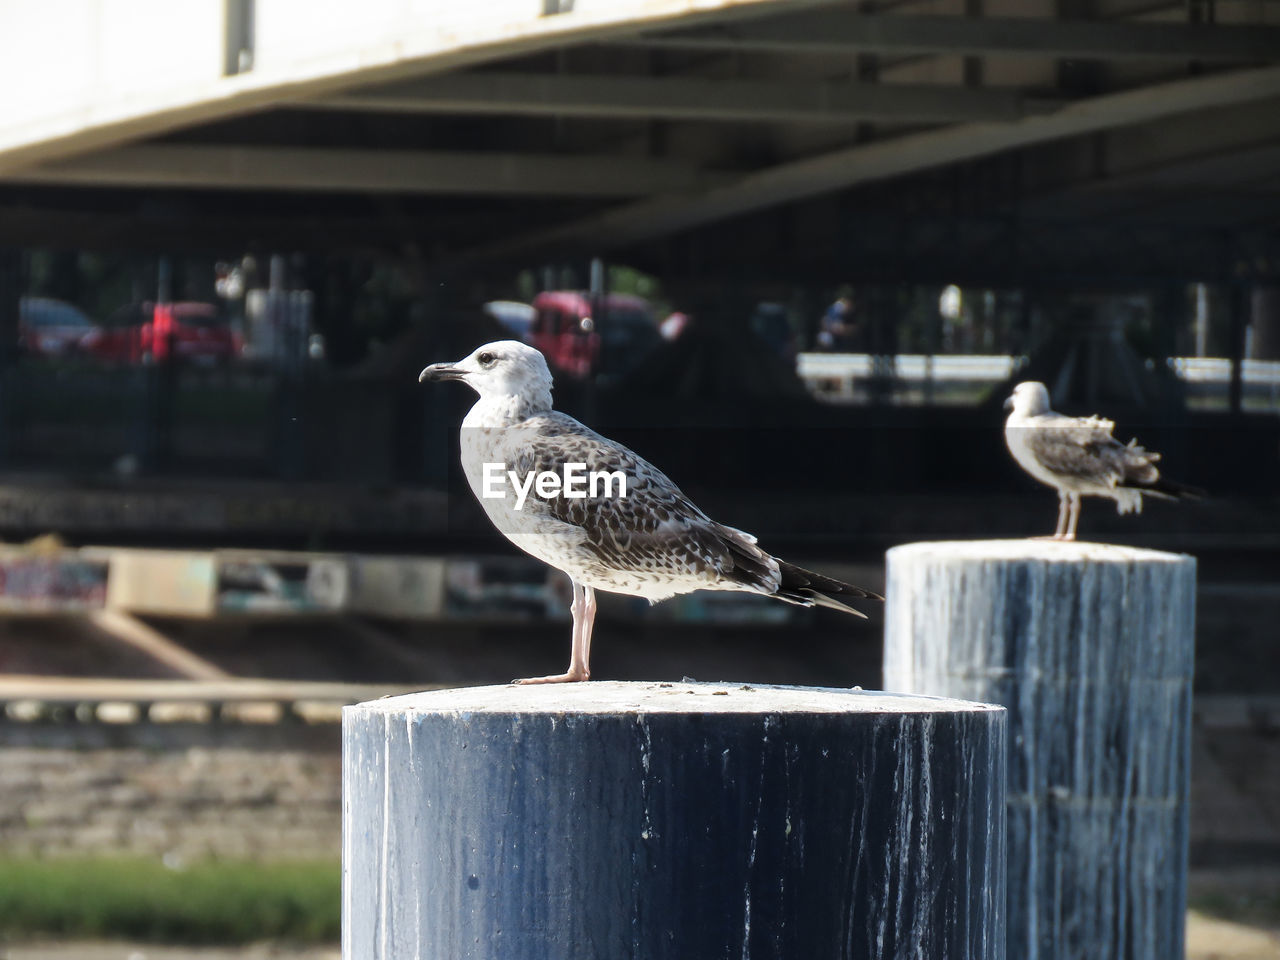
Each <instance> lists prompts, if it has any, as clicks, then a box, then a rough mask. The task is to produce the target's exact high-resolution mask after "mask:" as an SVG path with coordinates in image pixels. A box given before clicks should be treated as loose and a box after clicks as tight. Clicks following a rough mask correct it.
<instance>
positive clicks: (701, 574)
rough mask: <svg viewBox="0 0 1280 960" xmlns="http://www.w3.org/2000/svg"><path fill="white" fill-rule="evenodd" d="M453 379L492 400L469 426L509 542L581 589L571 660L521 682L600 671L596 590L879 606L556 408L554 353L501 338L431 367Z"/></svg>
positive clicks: (435, 375)
mask: <svg viewBox="0 0 1280 960" xmlns="http://www.w3.org/2000/svg"><path fill="white" fill-rule="evenodd" d="M445 380H461V381H462V382H463V383H465V384H467V385H468V386H470V387H471V388H472V389H473V390H475V391H476V393H478V394H479V395H480V396H479V399H478V400H477V401H476V403H475V405H474V406H473V407H472V408H471V410H470V412H469V413H467V415H466V418H465V419H464V420H463V421H462V431H461V452H462V469H463V472H464V473H465V474H466V477H467V483H468V484H469V485H470V486H471V490H472V492H473V493H474V494H475V495H476V498H477V499H478V500H479V501H480V504H481V506H482V507H484V510H485V512H486V513H487V514H488V516H489V519H490V520H491V521H493V524H494V525H495V526H496V527H497V528H498V530H499V531H500V532H501V533H502V534H503V535H504V536H506V538H507V539H508V540H510V541H511V542H512V543H514V544H515V545H516V546H517V547H519V548H520V549H521V550H523V551H525V552H526V553H528V554H530V555H531V556H534V557H536V558H538V559H539V560H542V561H543V562H545V563H548V564H550V565H551V566H553V567H555V568H556V569H558V570H562V571H563V572H564V573H566V574H568V576H569V579H570V581H571V582H572V584H573V602H572V604H571V605H570V607H569V610H570V613H571V614H572V615H573V644H572V652H571V655H570V659H569V669H568V670H567V671H565V672H564V673H561V674H555V675H552V676H547V677H532V678H529V679H526V680H515V681H512V682H513V683H521V684H525V683H565V682H572V681H579V680H587V679H589V678H590V676H591V668H590V656H591V631H592V625H593V623H594V620H595V614H596V600H595V591H596V590H604V591H606V592H610V593H621V594H625V595H627V596H633V597H644V598H645V599H646V600H648V601H649V602H650V603H657V602H658V601H660V600H666V599H668V598H670V597H673V596H676V595H677V594H682V593H690V592H692V591H694V590H739V591H746V592H748V593H759V594H763V595H765V596H768V597H777V598H778V599H779V600H784V601H786V602H787V603H794V604H799V605H800V606H804V607H812V606H821V607H829V608H832V609H835V610H840V611H842V612H844V613H851V614H854V615H855V616H860V617H865V616H866V614H864V613H862V612H861V611H858V610H855V609H854V608H853V607H850V606H848V605H846V604H845V603H843V602H841V600H839V599H836V598H837V597H843V598H857V599H868V600H883V599H884V598H883V597H881V596H879V595H878V594H875V593H872V592H871V591H870V590H864V589H862V588H861V587H855V586H852V585H850V584H847V583H842V582H841V581H839V580H834V579H832V578H831V577H825V576H822V575H821V574H818V573H813V572H811V571H809V570H805V569H803V568H802V567H797V566H795V565H794V564H791V563H787V562H786V561H785V560H779V559H778V558H776V557H773V556H770V555H769V554H768V553H766V552H765V551H764V550H763V549H761V548H760V547H759V546H757V545H756V538H755V537H753V536H752V535H751V534H749V533H744V532H743V531H741V530H736V529H734V528H733V527H729V526H725V525H724V524H720V523H716V522H715V521H714V520H712V519H711V518H710V517H708V516H707V515H706V514H705V513H703V512H702V511H701V510H699V509H698V508H697V507H696V506H694V504H693V503H691V502H690V501H689V499H688V498H687V497H686V496H685V495H684V494H683V493H681V492H680V488H679V487H677V486H676V485H675V484H674V483H672V482H671V480H669V479H668V478H667V476H666V475H665V474H664V473H663V472H662V471H661V470H659V469H658V468H657V467H654V466H653V465H652V464H650V463H648V462H647V461H646V460H644V459H642V458H641V457H640V456H638V455H637V454H635V453H633V452H632V451H631V450H629V449H627V448H626V447H624V446H623V445H622V444H620V443H615V442H614V441H612V440H609V439H607V438H605V437H602V436H601V435H600V434H598V433H596V432H595V431H593V430H590V429H589V428H587V427H585V426H583V425H582V424H581V423H579V422H578V421H577V420H575V419H573V417H570V416H567V415H566V414H563V413H560V412H558V411H555V410H553V409H552V405H551V373H550V371H549V370H548V369H547V362H546V360H545V359H544V358H543V356H542V354H541V353H539V352H538V351H537V350H535V349H534V348H533V347H531V346H528V345H527V344H524V343H521V342H519V341H517V340H500V341H498V342H496V343H488V344H485V345H484V346H482V347H478V348H476V350H475V351H474V352H473V353H472V354H471V355H470V356H468V357H466V358H464V359H462V360H459V361H458V362H457V363H433V364H431V365H430V366H429V367H427V368H426V369H424V370H423V371H422V373H421V374H420V375H419V376H418V382H419V383H424V382H427V381H445ZM597 481H599V482H598V483H597Z"/></svg>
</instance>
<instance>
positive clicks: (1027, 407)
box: [1004, 380, 1049, 417]
mask: <svg viewBox="0 0 1280 960" xmlns="http://www.w3.org/2000/svg"><path fill="white" fill-rule="evenodd" d="M1004 408H1005V409H1006V410H1012V411H1013V413H1014V415H1015V416H1019V417H1035V416H1039V415H1040V414H1042V413H1048V412H1049V390H1048V388H1047V387H1045V385H1044V384H1043V383H1040V382H1039V381H1038V380H1028V381H1026V382H1025V383H1020V384H1018V385H1017V386H1016V387H1014V388H1013V395H1012V396H1011V397H1009V399H1008V400H1006V401H1005V402H1004Z"/></svg>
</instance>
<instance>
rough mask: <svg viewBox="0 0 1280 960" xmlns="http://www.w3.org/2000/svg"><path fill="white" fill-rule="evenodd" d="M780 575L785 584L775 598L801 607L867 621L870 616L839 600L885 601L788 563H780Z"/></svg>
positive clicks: (849, 584)
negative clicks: (816, 607) (852, 598)
mask: <svg viewBox="0 0 1280 960" xmlns="http://www.w3.org/2000/svg"><path fill="white" fill-rule="evenodd" d="M778 572H779V574H780V576H781V580H780V583H779V585H778V589H777V590H776V591H775V592H774V594H773V595H774V596H775V597H777V598H778V599H779V600H786V601H787V602H788V603H798V604H800V605H801V606H805V607H813V606H818V607H826V608H827V609H829V610H839V611H841V612H842V613H851V614H853V615H854V616H856V617H862V618H863V619H866V616H867V615H866V614H865V613H863V612H862V611H861V610H856V609H854V608H853V607H851V606H849V605H848V604H846V603H842V602H841V601H840V600H837V599H836V597H857V598H859V599H863V600H883V599H884V597H882V596H880V594H878V593H874V592H873V591H871V590H866V589H864V588H862V587H855V586H854V585H853V584H851V583H845V582H844V581H843V580H836V579H835V578H834V577H827V576H823V575H822V574H820V573H814V572H813V571H812V570H806V569H805V568H804V567H798V566H796V565H795V564H794V563H787V562H786V561H785V560H779V561H778Z"/></svg>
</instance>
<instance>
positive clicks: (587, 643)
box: [582, 587, 596, 677]
mask: <svg viewBox="0 0 1280 960" xmlns="http://www.w3.org/2000/svg"><path fill="white" fill-rule="evenodd" d="M582 592H583V594H584V596H585V597H586V603H585V604H584V605H583V608H582V669H583V670H585V671H586V674H587V676H588V677H590V676H591V632H592V631H593V630H594V629H595V625H596V591H595V588H594V587H583V588H582Z"/></svg>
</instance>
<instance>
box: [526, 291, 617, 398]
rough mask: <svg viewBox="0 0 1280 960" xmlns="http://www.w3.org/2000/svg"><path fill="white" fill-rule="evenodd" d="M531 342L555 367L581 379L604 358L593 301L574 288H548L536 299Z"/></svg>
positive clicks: (530, 336)
mask: <svg viewBox="0 0 1280 960" xmlns="http://www.w3.org/2000/svg"><path fill="white" fill-rule="evenodd" d="M528 341H529V343H530V344H531V345H532V346H535V347H537V348H538V349H539V350H541V351H542V354H543V356H545V357H546V358H547V363H548V364H549V365H550V366H551V369H552V370H554V371H556V372H557V373H562V374H566V375H567V376H570V377H573V378H575V379H578V380H582V379H585V378H586V377H588V376H589V375H590V374H591V373H592V372H593V371H594V370H595V367H596V362H597V361H598V360H599V357H600V335H599V334H598V333H596V325H595V319H594V317H593V316H592V309H591V300H590V299H589V298H588V297H587V295H586V294H582V293H578V292H577V291H574V290H547V291H545V292H543V293H540V294H538V295H537V296H536V297H534V298H533V325H532V326H531V327H530V328H529V336H528Z"/></svg>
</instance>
